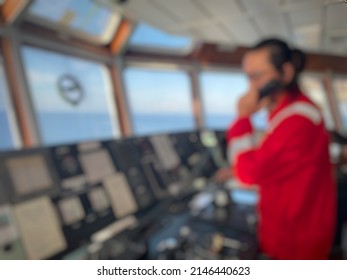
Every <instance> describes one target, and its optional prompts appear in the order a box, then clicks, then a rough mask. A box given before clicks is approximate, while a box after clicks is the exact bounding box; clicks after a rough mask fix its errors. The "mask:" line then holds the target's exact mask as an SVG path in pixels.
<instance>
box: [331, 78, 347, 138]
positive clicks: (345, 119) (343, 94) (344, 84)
mask: <svg viewBox="0 0 347 280" xmlns="http://www.w3.org/2000/svg"><path fill="white" fill-rule="evenodd" d="M333 83H334V91H335V95H336V99H337V103H338V107H339V111H340V114H341V119H342V125H343V130H344V131H345V132H347V78H346V77H337V78H335V79H334V82H333Z"/></svg>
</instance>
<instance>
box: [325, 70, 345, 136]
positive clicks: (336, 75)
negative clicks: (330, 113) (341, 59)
mask: <svg viewBox="0 0 347 280" xmlns="http://www.w3.org/2000/svg"><path fill="white" fill-rule="evenodd" d="M329 77H330V82H331V90H332V99H333V101H334V105H335V112H336V115H337V118H338V121H339V122H340V127H339V130H340V131H341V132H342V133H345V134H346V133H347V128H345V125H346V126H347V123H346V124H344V122H343V116H342V112H341V109H340V106H339V105H338V103H339V101H338V97H337V93H336V91H335V87H334V80H335V79H341V78H342V79H345V80H346V82H347V73H346V74H341V73H331V74H330V75H329Z"/></svg>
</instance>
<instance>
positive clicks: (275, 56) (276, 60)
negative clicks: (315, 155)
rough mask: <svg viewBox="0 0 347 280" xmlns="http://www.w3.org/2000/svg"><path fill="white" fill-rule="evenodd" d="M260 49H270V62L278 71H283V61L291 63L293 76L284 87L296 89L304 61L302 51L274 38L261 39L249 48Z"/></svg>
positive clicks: (304, 57)
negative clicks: (293, 71)
mask: <svg viewBox="0 0 347 280" xmlns="http://www.w3.org/2000/svg"><path fill="white" fill-rule="evenodd" d="M260 49H268V50H269V51H270V62H271V63H272V65H273V66H274V67H275V68H276V70H277V71H278V72H279V73H282V72H283V64H284V63H287V62H289V63H291V64H292V65H293V67H294V70H295V73H294V77H293V80H292V81H291V82H290V83H289V84H288V85H287V86H286V87H287V88H288V89H297V88H298V78H299V75H300V73H301V72H302V71H303V70H304V68H305V63H306V56H305V54H304V52H302V51H301V50H298V49H291V48H290V47H289V46H288V44H287V43H286V42H284V41H282V40H280V39H276V38H271V39H266V40H263V41H261V42H259V43H258V44H256V45H255V46H254V47H252V48H251V50H260Z"/></svg>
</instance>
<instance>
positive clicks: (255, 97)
mask: <svg viewBox="0 0 347 280" xmlns="http://www.w3.org/2000/svg"><path fill="white" fill-rule="evenodd" d="M283 88H284V87H283V84H282V83H281V81H279V80H271V81H270V82H268V83H267V84H266V85H265V86H264V87H262V88H261V89H260V90H257V89H256V88H255V87H252V86H251V87H250V89H249V91H248V92H247V93H246V94H245V95H244V96H242V97H241V98H240V100H239V103H238V114H239V117H241V118H242V117H249V116H251V115H252V114H254V113H255V112H257V111H259V110H260V109H262V108H264V107H267V106H268V105H269V104H270V102H271V98H270V97H272V96H274V95H275V94H276V93H277V92H279V91H281V90H283Z"/></svg>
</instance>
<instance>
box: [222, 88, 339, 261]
mask: <svg viewBox="0 0 347 280" xmlns="http://www.w3.org/2000/svg"><path fill="white" fill-rule="evenodd" d="M252 133H253V129H252V125H251V122H250V119H249V118H239V119H237V120H236V121H235V122H234V123H233V124H232V125H231V127H230V128H229V129H228V131H227V143H228V156H229V161H230V162H231V166H232V169H233V172H234V174H235V176H236V178H238V180H240V181H241V182H242V183H245V184H248V185H250V184H257V185H258V186H259V192H260V193H259V194H260V201H259V205H258V214H259V219H260V221H259V225H258V238H259V243H260V249H261V251H262V252H264V253H266V254H268V255H269V256H270V257H272V258H274V259H326V258H328V255H329V251H330V249H331V246H332V244H333V238H334V233H335V220H336V185H335V179H334V173H333V168H332V165H331V163H330V159H329V136H328V133H327V132H326V130H325V127H324V123H323V119H322V114H321V112H320V111H319V109H318V108H317V107H316V106H315V105H314V104H313V103H312V102H311V101H310V100H309V99H308V98H307V97H306V96H305V95H303V94H302V93H301V92H299V91H295V92H294V91H293V92H291V93H290V94H287V95H286V97H285V98H284V100H282V101H281V102H280V104H279V105H278V106H277V107H276V108H275V109H274V110H273V111H272V112H271V113H270V115H269V130H268V131H267V132H266V134H265V136H264V138H263V139H262V141H261V143H260V144H256V143H255V142H254V139H253V135H252Z"/></svg>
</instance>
